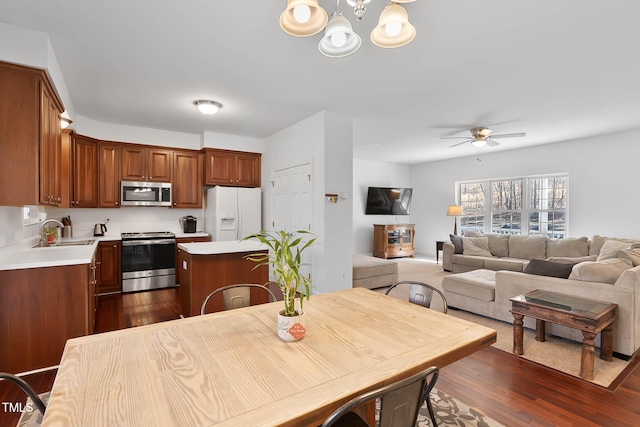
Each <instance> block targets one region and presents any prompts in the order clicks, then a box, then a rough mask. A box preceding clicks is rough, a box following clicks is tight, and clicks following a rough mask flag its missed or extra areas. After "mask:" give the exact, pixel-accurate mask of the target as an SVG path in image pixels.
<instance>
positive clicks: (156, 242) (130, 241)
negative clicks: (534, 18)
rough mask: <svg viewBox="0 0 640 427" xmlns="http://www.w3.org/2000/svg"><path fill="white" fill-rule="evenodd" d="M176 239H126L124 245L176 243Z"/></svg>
mask: <svg viewBox="0 0 640 427" xmlns="http://www.w3.org/2000/svg"><path fill="white" fill-rule="evenodd" d="M175 243H176V239H154V240H124V241H123V242H122V246H146V245H175Z"/></svg>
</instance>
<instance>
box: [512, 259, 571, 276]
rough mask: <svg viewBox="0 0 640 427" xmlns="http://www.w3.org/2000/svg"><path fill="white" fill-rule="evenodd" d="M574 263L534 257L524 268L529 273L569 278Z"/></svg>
mask: <svg viewBox="0 0 640 427" xmlns="http://www.w3.org/2000/svg"><path fill="white" fill-rule="evenodd" d="M576 264H577V263H573V264H563V263H560V262H551V261H546V260H544V259H532V260H531V261H529V264H528V265H527V267H526V268H525V269H524V272H525V273H527V274H536V275H538V276H548V277H558V278H560V279H568V278H569V275H570V274H571V269H572V268H573V266H574V265H576Z"/></svg>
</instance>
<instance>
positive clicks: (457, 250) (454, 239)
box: [449, 234, 464, 254]
mask: <svg viewBox="0 0 640 427" xmlns="http://www.w3.org/2000/svg"><path fill="white" fill-rule="evenodd" d="M449 239H451V243H453V248H454V249H453V253H454V254H461V253H462V251H463V250H464V246H463V245H462V236H456V235H455V234H449Z"/></svg>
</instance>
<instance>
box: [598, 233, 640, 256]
mask: <svg viewBox="0 0 640 427" xmlns="http://www.w3.org/2000/svg"><path fill="white" fill-rule="evenodd" d="M608 240H616V241H618V242H626V243H628V244H630V245H631V244H633V243H637V242H638V241H637V240H633V239H620V238H618V237H606V236H600V235H598V234H596V235H595V236H593V239H592V240H591V246H590V247H589V255H598V254H599V253H600V250H601V249H602V246H603V245H604V244H605V242H607V241H608Z"/></svg>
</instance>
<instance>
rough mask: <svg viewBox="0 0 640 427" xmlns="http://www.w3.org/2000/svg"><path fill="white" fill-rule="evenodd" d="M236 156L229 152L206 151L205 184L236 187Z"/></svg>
mask: <svg viewBox="0 0 640 427" xmlns="http://www.w3.org/2000/svg"><path fill="white" fill-rule="evenodd" d="M235 166H236V155H235V153H233V152H229V151H218V150H206V151H205V168H206V169H205V184H207V185H234V184H235V183H234V181H235V179H234V178H235V173H236V171H235Z"/></svg>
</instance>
